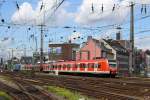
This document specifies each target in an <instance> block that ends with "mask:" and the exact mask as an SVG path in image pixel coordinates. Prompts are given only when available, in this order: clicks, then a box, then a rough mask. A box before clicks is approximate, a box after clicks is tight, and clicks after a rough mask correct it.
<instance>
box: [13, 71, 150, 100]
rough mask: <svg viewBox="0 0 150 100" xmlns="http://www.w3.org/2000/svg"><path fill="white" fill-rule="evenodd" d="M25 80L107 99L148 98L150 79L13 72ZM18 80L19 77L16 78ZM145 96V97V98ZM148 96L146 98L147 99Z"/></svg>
mask: <svg viewBox="0 0 150 100" xmlns="http://www.w3.org/2000/svg"><path fill="white" fill-rule="evenodd" d="M14 76H16V77H18V78H20V79H21V78H22V79H23V80H25V81H26V82H29V83H32V84H36V85H41V86H42V85H54V86H60V87H64V88H67V89H71V90H74V91H78V92H81V93H82V94H84V95H88V96H90V97H95V98H98V99H100V98H103V99H107V100H149V99H150V98H149V96H150V81H147V80H145V81H143V82H138V80H133V81H131V80H130V81H128V80H124V79H110V78H107V79H106V78H89V77H74V76H69V77H68V76H59V77H58V76H39V75H38V76H37V75H35V76H34V77H26V76H24V75H22V74H14ZM18 80H19V79H18ZM145 97H146V98H145ZM147 98H148V99H147Z"/></svg>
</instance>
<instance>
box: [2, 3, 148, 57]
mask: <svg viewBox="0 0 150 100" xmlns="http://www.w3.org/2000/svg"><path fill="white" fill-rule="evenodd" d="M2 1H3V0H0V18H1V22H0V31H1V32H0V56H2V57H5V58H10V57H11V55H12V53H11V52H12V49H13V51H14V55H15V56H18V57H20V56H22V55H24V54H25V48H26V52H27V55H31V54H32V52H34V51H35V47H36V45H35V44H36V42H35V40H36V39H37V42H38V50H39V48H40V27H39V25H41V24H44V25H45V27H44V34H45V38H44V51H48V43H63V42H67V41H69V40H72V42H75V43H82V42H84V41H86V38H87V36H89V35H92V36H93V37H95V38H98V39H100V38H113V39H115V33H116V32H117V31H118V30H117V29H116V28H117V26H120V27H121V28H122V29H121V33H122V39H127V40H129V35H130V34H129V33H130V3H131V2H134V3H135V10H134V11H135V12H134V15H135V46H136V47H138V48H140V49H144V50H146V49H150V45H149V40H150V36H149V33H150V17H149V16H150V0H65V1H64V2H63V4H62V5H61V6H60V7H59V8H58V9H57V10H56V8H57V6H58V5H59V3H60V2H61V1H62V0H5V2H2ZM41 5H43V6H41ZM142 5H143V7H142ZM142 8H143V11H142V13H141V10H142ZM145 8H146V13H145ZM55 10H56V11H55ZM2 19H4V21H2ZM78 37H80V38H78ZM74 38H76V39H75V40H74Z"/></svg>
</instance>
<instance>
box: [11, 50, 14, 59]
mask: <svg viewBox="0 0 150 100" xmlns="http://www.w3.org/2000/svg"><path fill="white" fill-rule="evenodd" d="M11 54H12V59H13V57H14V50H13V48H12V50H11Z"/></svg>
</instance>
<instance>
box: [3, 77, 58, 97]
mask: <svg viewBox="0 0 150 100" xmlns="http://www.w3.org/2000/svg"><path fill="white" fill-rule="evenodd" d="M9 78H11V80H12V81H13V83H15V84H16V85H17V86H18V87H19V89H16V88H13V87H11V86H8V85H6V84H4V83H2V82H0V89H1V90H2V91H5V92H6V93H8V94H9V95H10V96H11V97H12V98H13V99H14V100H57V98H55V97H53V96H52V95H51V94H50V93H48V92H47V91H45V90H43V89H40V88H38V87H36V86H34V85H31V83H29V82H27V81H24V80H23V79H22V78H19V77H17V76H15V74H13V76H12V74H10V75H9Z"/></svg>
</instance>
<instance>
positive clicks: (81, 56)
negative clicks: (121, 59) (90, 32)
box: [76, 36, 116, 60]
mask: <svg viewBox="0 0 150 100" xmlns="http://www.w3.org/2000/svg"><path fill="white" fill-rule="evenodd" d="M76 57H77V58H76V60H92V59H97V58H108V59H109V60H115V59H116V51H115V50H114V49H113V48H112V47H111V46H110V45H109V44H108V43H106V42H105V41H104V40H103V39H101V40H96V39H93V38H92V36H89V37H88V39H87V42H85V43H84V44H83V45H82V47H81V48H80V50H79V51H78V52H77V56H76Z"/></svg>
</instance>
